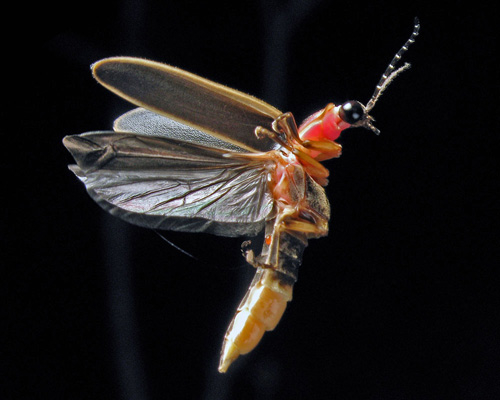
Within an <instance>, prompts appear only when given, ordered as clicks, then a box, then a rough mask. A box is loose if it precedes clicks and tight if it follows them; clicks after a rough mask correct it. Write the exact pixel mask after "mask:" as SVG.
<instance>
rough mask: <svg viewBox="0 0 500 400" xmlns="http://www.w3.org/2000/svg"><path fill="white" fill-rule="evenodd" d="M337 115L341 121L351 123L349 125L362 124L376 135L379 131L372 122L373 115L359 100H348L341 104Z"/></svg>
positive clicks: (356, 125)
mask: <svg viewBox="0 0 500 400" xmlns="http://www.w3.org/2000/svg"><path fill="white" fill-rule="evenodd" d="M339 117H340V118H341V119H342V121H344V122H347V123H348V124H349V125H351V127H358V126H362V127H364V128H367V129H370V130H371V131H373V132H374V133H376V134H377V135H378V134H379V133H380V131H379V130H378V129H377V128H375V127H374V126H373V124H372V121H373V120H374V119H373V117H372V116H370V115H369V114H368V111H367V110H366V107H365V106H364V105H363V104H361V103H360V102H359V101H356V100H350V101H347V102H345V103H344V104H342V105H341V106H340V109H339Z"/></svg>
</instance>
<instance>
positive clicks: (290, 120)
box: [272, 112, 302, 144]
mask: <svg viewBox="0 0 500 400" xmlns="http://www.w3.org/2000/svg"><path fill="white" fill-rule="evenodd" d="M272 126H273V130H274V131H276V132H278V133H284V134H285V135H286V137H287V138H288V139H289V140H290V139H293V140H295V141H296V142H297V143H299V144H302V139H301V138H300V136H299V129H298V128H297V123H296V122H295V118H294V117H293V114H292V113H290V112H286V113H284V114H281V115H280V116H279V117H278V118H276V119H275V120H274V121H273V125H272Z"/></svg>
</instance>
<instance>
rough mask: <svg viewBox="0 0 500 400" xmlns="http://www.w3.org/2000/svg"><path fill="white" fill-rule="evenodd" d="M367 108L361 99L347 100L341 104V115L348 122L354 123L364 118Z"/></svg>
mask: <svg viewBox="0 0 500 400" xmlns="http://www.w3.org/2000/svg"><path fill="white" fill-rule="evenodd" d="M364 114H365V110H364V108H363V106H362V105H361V103H360V102H359V101H355V100H351V101H347V102H345V103H344V104H342V105H341V106H340V110H339V116H340V118H342V120H343V121H345V122H347V123H348V124H351V125H352V124H354V123H356V122H358V121H360V120H362V119H363V117H364Z"/></svg>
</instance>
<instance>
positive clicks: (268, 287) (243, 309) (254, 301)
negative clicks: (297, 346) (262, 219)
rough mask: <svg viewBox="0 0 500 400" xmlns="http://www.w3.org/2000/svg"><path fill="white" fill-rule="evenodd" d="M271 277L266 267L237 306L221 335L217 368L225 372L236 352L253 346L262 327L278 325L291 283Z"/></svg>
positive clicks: (288, 299) (247, 350)
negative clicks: (284, 284)
mask: <svg viewBox="0 0 500 400" xmlns="http://www.w3.org/2000/svg"><path fill="white" fill-rule="evenodd" d="M273 278H274V276H273V274H272V271H266V272H265V273H264V274H263V277H262V279H261V280H260V281H259V282H257V283H256V284H255V285H253V286H252V287H251V288H250V290H249V292H248V293H247V296H245V299H244V301H243V302H242V304H240V306H239V307H238V311H237V312H236V315H235V316H234V319H233V321H232V322H231V324H230V325H229V328H228V330H227V332H226V335H225V337H224V343H223V345H222V352H221V359H220V363H219V372H226V371H227V369H228V368H229V366H230V365H231V363H232V362H233V361H234V360H236V359H237V358H238V357H239V355H240V354H246V353H249V352H250V351H252V350H253V349H254V348H255V346H257V344H258V343H259V342H260V340H261V339H262V336H263V335H264V333H265V331H271V330H273V329H274V328H275V327H276V325H278V322H279V321H280V319H281V317H282V316H283V313H284V312H285V309H286V305H287V302H288V301H290V300H291V292H292V287H291V286H288V287H283V286H281V285H279V284H277V283H276V282H275V281H274V279H273ZM278 290H279V291H278Z"/></svg>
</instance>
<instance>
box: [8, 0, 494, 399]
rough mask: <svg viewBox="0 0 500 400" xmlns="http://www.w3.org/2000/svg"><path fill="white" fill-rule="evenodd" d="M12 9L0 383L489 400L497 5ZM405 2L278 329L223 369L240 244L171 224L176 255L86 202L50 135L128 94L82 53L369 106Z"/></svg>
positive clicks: (239, 288)
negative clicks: (399, 68) (396, 73)
mask: <svg viewBox="0 0 500 400" xmlns="http://www.w3.org/2000/svg"><path fill="white" fill-rule="evenodd" d="M435 3H437V2H435ZM15 6H16V7H15V8H14V10H13V11H11V12H6V13H5V15H4V21H3V25H4V28H7V27H8V26H9V25H10V24H9V23H12V26H11V27H8V29H6V30H5V32H4V33H2V37H3V38H4V46H3V47H4V52H3V53H4V56H3V63H2V64H3V65H2V70H3V74H2V76H3V81H4V82H3V83H4V85H3V86H4V92H3V93H4V96H3V100H2V101H3V102H4V103H5V104H4V105H3V107H2V109H1V116H2V124H3V127H4V128H3V129H2V157H1V162H2V165H1V167H2V169H1V171H2V186H3V187H4V191H3V194H2V207H1V213H2V214H1V228H2V229H1V241H2V259H4V260H5V261H3V262H2V268H1V279H0V296H1V298H0V301H1V303H0V304H1V306H0V307H1V313H2V314H1V324H2V327H1V334H2V342H1V352H2V353H1V356H0V368H1V370H0V398H2V399H49V398H50V399H133V400H135V399H164V398H182V399H184V398H186V399H187V398H193V399H271V398H288V399H304V398H309V399H471V398H474V399H496V398H500V397H499V396H500V334H499V324H498V320H499V311H498V310H499V308H498V307H499V305H500V302H499V301H498V285H499V283H500V282H499V274H498V259H499V257H498V245H499V241H498V232H497V231H495V229H494V225H495V222H496V219H497V216H498V210H497V207H496V206H497V203H498V197H497V195H495V194H494V190H493V189H494V186H495V184H496V183H497V182H498V180H497V168H498V166H497V163H496V160H497V158H498V155H497V152H498V147H497V146H496V144H495V140H494V139H496V136H497V135H498V89H499V85H498V64H495V61H494V58H495V51H494V48H495V44H498V43H497V40H496V39H497V38H496V33H497V30H498V20H497V19H494V18H493V17H494V16H493V15H492V10H490V9H489V8H488V7H487V6H486V5H482V4H481V3H480V2H476V3H474V4H472V3H470V2H464V1H455V2H450V3H449V4H448V3H446V2H441V3H439V5H436V4H433V5H432V6H431V5H427V6H420V5H419V3H418V2H410V3H408V4H405V3H404V2H401V3H387V2H378V3H377V2H371V3H367V4H364V3H361V2H334V1H327V0H324V1H319V0H318V1H309V2H306V1H302V2H301V1H292V0H289V1H278V2H277V1H261V2H258V1H254V2H247V1H238V2H221V1H210V2H193V1H189V0H185V1H182V2H174V1H162V2H159V1H152V0H151V1H143V2H139V1H121V2H120V1H114V2H104V1H103V2H95V3H91V2H81V1H76V2H67V3H63V4H58V5H57V6H56V5H55V4H54V5H51V4H50V3H46V2H43V3H40V4H38V5H35V6H30V7H28V6H26V5H19V4H16V5H15ZM414 16H418V17H419V18H420V20H421V24H422V29H421V34H420V36H419V37H418V40H417V42H416V44H415V45H413V46H412V47H411V49H410V51H409V52H408V53H407V54H406V56H405V59H406V60H407V61H410V62H411V63H412V69H410V71H409V72H405V73H404V74H403V75H402V76H401V77H399V78H398V79H397V80H396V81H395V82H394V84H393V85H392V86H391V87H390V88H389V89H388V91H387V92H386V93H385V94H384V96H383V97H382V99H381V100H380V102H379V103H378V104H377V106H376V107H375V109H374V111H373V112H372V114H373V115H374V116H375V118H376V119H377V123H376V126H377V127H378V128H379V129H380V130H381V131H382V134H381V135H380V136H378V137H377V136H375V135H373V134H372V133H370V132H368V131H366V130H363V129H356V130H350V131H346V132H345V133H344V134H343V136H342V139H341V143H342V144H343V146H344V153H343V155H342V157H341V158H340V159H338V160H332V161H329V162H327V163H326V164H327V166H328V168H329V169H330V170H331V178H330V184H329V186H328V188H327V192H328V195H329V198H330V201H331V203H332V213H333V216H332V221H331V225H330V226H331V233H330V235H329V236H328V237H327V238H323V239H320V240H314V241H311V243H310V246H309V248H308V249H307V250H306V252H305V256H304V261H303V266H302V268H301V271H300V278H299V282H298V283H297V285H296V286H295V291H294V296H295V297H294V300H293V302H292V303H290V305H289V307H288V310H287V312H286V313H285V316H284V318H283V320H282V321H281V323H280V325H279V326H278V328H277V329H276V330H275V331H274V332H272V333H267V334H266V335H265V337H264V339H263V341H262V343H261V344H260V345H259V346H258V348H257V349H256V350H254V351H253V352H252V353H251V354H249V355H247V356H244V357H241V358H240V359H239V360H238V361H237V362H236V363H235V364H234V365H233V366H232V367H231V369H230V370H229V372H228V373H227V374H225V375H220V374H218V373H217V363H218V355H219V349H220V345H221V342H222V337H223V335H224V331H225V328H226V326H227V324H228V323H229V321H230V319H231V316H232V314H233V313H234V310H235V308H236V306H237V304H238V302H239V299H240V298H241V297H242V296H243V294H244V292H245V288H246V286H247V285H248V283H249V281H250V279H251V275H252V272H253V271H251V268H249V267H248V266H246V265H245V263H244V260H243V259H242V257H241V255H240V251H239V246H240V243H241V241H242V239H227V238H220V237H214V236H210V235H202V234H192V235H191V234H179V233H171V232H170V233H166V237H167V238H168V239H169V240H170V241H172V242H174V243H175V244H176V245H178V246H180V247H182V248H183V249H184V250H186V251H188V252H190V253H191V254H193V255H194V256H195V257H196V258H197V260H193V259H192V258H190V257H187V256H185V255H184V254H183V253H181V252H179V251H178V250H176V249H175V248H173V247H172V246H169V245H168V244H167V243H165V242H164V241H163V240H162V239H161V238H160V237H159V236H158V235H156V234H155V233H154V232H152V231H148V230H146V229H141V228H136V227H133V226H129V225H127V224H125V223H122V222H121V221H118V220H116V219H114V218H112V217H110V216H108V215H106V214H105V213H104V212H103V211H101V210H100V208H99V207H98V206H97V205H96V204H95V203H93V201H92V200H91V199H90V198H89V197H88V196H87V195H86V193H85V190H84V187H83V185H82V184H81V183H80V182H79V181H78V180H77V179H75V177H74V176H73V175H72V173H70V172H69V171H68V170H67V169H66V165H67V164H68V163H70V162H71V161H72V160H71V157H70V155H69V153H67V151H66V150H65V149H64V148H63V146H62V144H61V139H62V137H63V136H65V135H68V134H76V133H81V132H84V131H90V130H100V129H107V128H110V127H111V123H112V121H113V119H114V118H115V117H117V116H118V115H120V114H121V113H123V112H125V111H127V110H128V109H130V108H131V106H130V105H128V104H126V103H125V102H124V101H122V100H121V99H119V98H117V97H116V96H114V95H113V94H111V93H109V92H107V91H106V90H105V89H103V88H102V87H100V86H99V85H98V84H97V83H96V82H95V81H93V79H92V78H91V75H90V70H89V65H90V64H91V63H92V62H94V61H96V60H98V59H100V58H103V57H107V56H113V55H130V56H141V57H146V58H150V59H154V60H157V61H162V62H166V63H169V64H172V65H176V66H179V67H181V68H183V69H186V70H188V71H191V72H194V73H197V74H199V75H201V76H204V77H207V78H209V79H212V80H214V81H217V82H221V83H224V84H226V85H228V86H231V87H234V88H236V89H239V90H242V91H244V92H248V93H251V94H253V95H255V96H257V97H260V98H262V99H264V100H266V101H268V102H269V103H271V104H273V105H275V106H276V107H278V108H280V109H282V110H284V111H288V110H290V111H292V112H294V114H295V116H296V118H297V119H298V120H302V119H304V118H305V117H307V116H308V115H309V114H311V113H312V112H314V111H316V110H318V109H320V108H321V107H324V105H325V104H326V103H327V102H332V101H333V102H336V103H339V102H343V101H345V100H349V99H358V100H360V101H362V102H365V101H366V100H367V99H368V98H369V97H370V95H371V93H372V91H373V89H374V86H375V84H376V83H377V82H378V79H379V78H380V75H381V73H382V72H383V70H384V69H385V67H386V66H387V64H388V62H389V61H390V59H391V57H392V56H393V54H394V53H395V52H396V51H397V50H398V49H399V47H400V46H401V45H402V44H403V43H404V41H405V40H406V39H407V38H408V36H409V35H410V33H411V30H412V24H413V17H414ZM11 85H12V86H11ZM12 88H13V90H12ZM494 93H496V96H495V97H494V96H493V94H494Z"/></svg>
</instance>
